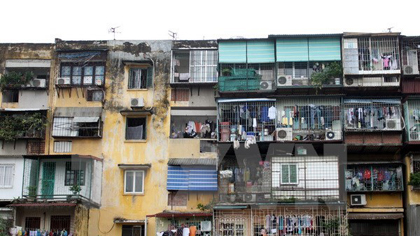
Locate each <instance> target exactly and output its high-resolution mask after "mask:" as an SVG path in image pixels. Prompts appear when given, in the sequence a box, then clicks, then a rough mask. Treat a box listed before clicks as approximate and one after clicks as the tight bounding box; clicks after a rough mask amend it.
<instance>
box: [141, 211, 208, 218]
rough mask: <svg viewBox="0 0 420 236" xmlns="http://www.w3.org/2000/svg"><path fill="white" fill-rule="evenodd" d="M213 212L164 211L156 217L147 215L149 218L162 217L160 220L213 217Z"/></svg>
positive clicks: (155, 215)
mask: <svg viewBox="0 0 420 236" xmlns="http://www.w3.org/2000/svg"><path fill="white" fill-rule="evenodd" d="M212 216H213V213H211V212H169V211H168V212H167V211H163V212H160V213H157V214H154V215H147V217H160V218H177V217H212Z"/></svg>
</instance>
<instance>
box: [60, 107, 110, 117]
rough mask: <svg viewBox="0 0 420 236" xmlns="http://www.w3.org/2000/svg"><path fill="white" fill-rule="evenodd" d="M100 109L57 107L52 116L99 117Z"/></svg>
mask: <svg viewBox="0 0 420 236" xmlns="http://www.w3.org/2000/svg"><path fill="white" fill-rule="evenodd" d="M101 115H102V107H57V108H56V109H55V110H54V116H57V117H101Z"/></svg>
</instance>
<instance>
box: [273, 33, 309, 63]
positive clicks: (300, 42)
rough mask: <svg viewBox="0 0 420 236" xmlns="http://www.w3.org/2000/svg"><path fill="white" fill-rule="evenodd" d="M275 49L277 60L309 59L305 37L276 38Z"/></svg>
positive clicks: (296, 60) (295, 60)
mask: <svg viewBox="0 0 420 236" xmlns="http://www.w3.org/2000/svg"><path fill="white" fill-rule="evenodd" d="M276 49H277V55H276V56H277V61H279V62H298V61H309V55H308V50H309V48H308V39H306V38H287V39H277V40H276Z"/></svg>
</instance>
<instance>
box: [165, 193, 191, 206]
mask: <svg viewBox="0 0 420 236" xmlns="http://www.w3.org/2000/svg"><path fill="white" fill-rule="evenodd" d="M187 203H188V192H182V191H171V192H169V194H168V206H187Z"/></svg>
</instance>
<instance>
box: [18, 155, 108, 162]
mask: <svg viewBox="0 0 420 236" xmlns="http://www.w3.org/2000/svg"><path fill="white" fill-rule="evenodd" d="M23 157H24V158H28V159H42V158H58V159H67V158H70V159H71V158H81V159H92V160H95V161H103V159H102V158H100V157H95V156H92V155H79V154H73V155H48V154H46V155H45V154H41V155H23Z"/></svg>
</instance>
